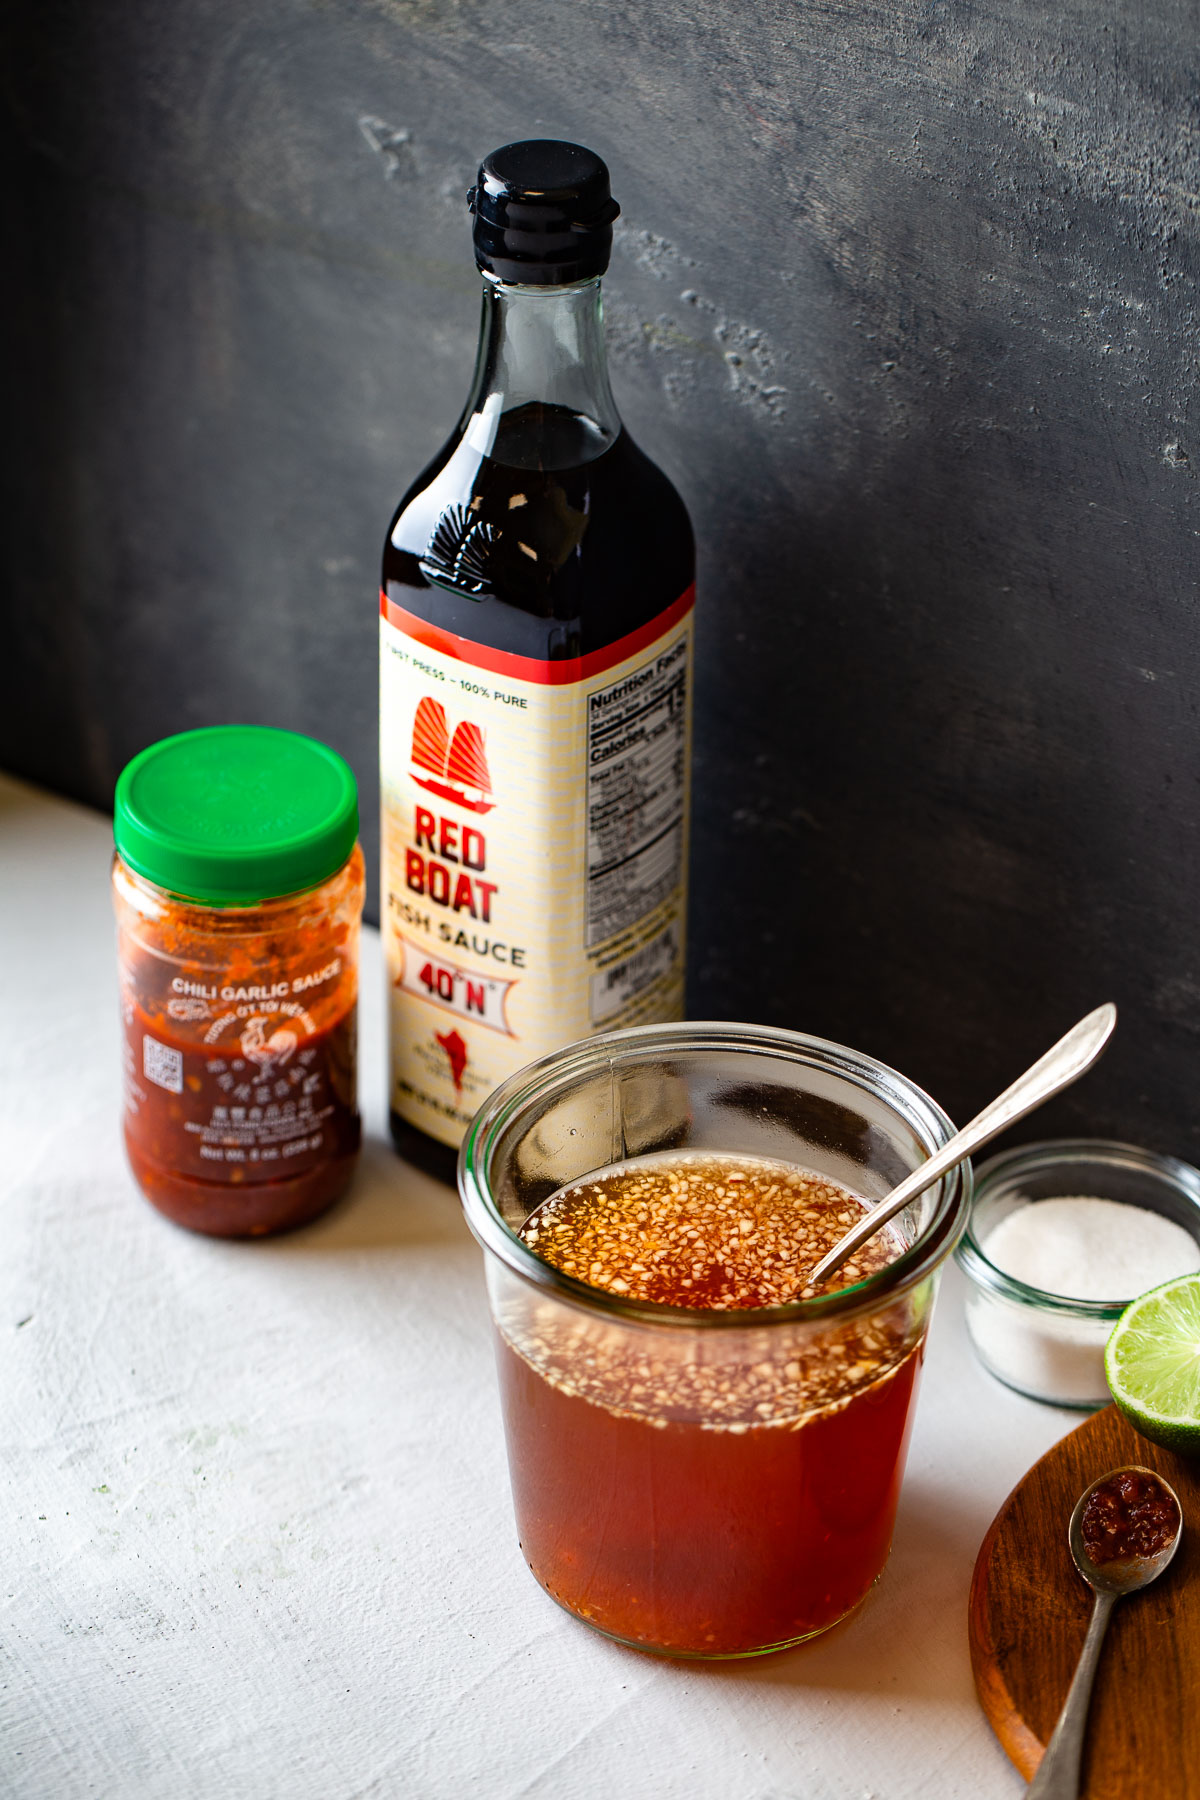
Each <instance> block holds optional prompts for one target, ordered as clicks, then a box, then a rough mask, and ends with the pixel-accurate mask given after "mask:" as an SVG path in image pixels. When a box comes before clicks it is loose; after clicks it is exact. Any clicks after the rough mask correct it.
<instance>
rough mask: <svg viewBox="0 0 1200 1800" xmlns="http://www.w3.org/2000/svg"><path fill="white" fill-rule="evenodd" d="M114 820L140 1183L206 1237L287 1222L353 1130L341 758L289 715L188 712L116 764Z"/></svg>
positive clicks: (131, 1121)
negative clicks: (214, 719) (171, 729)
mask: <svg viewBox="0 0 1200 1800" xmlns="http://www.w3.org/2000/svg"><path fill="white" fill-rule="evenodd" d="M114 835H115V838H116V845H117V853H116V856H115V857H114V859H113V896H114V903H115V906H116V913H117V949H118V957H119V962H120V975H121V1008H122V1016H123V1020H124V1030H125V1046H124V1054H125V1147H126V1150H127V1152H128V1155H129V1161H130V1165H131V1167H132V1169H133V1173H134V1176H135V1177H136V1179H137V1182H138V1185H139V1186H140V1188H141V1190H142V1192H143V1193H144V1194H145V1196H146V1198H147V1199H148V1200H149V1201H150V1202H151V1204H152V1205H154V1206H156V1207H157V1208H158V1210H159V1211H160V1212H162V1213H165V1214H166V1216H167V1217H168V1218H169V1219H173V1220H174V1221H175V1223H176V1224H178V1225H186V1226H188V1227H189V1228H190V1229H191V1230H193V1231H204V1232H209V1233H211V1234H212V1235H214V1236H216V1237H258V1236H261V1235H263V1234H265V1233H267V1232H272V1231H287V1230H290V1229H291V1228H292V1227H294V1226H297V1225H303V1224H304V1223H305V1222H306V1221H307V1220H309V1219H312V1218H315V1217H316V1215H317V1214H318V1213H320V1212H323V1211H324V1210H325V1208H326V1207H328V1206H330V1205H331V1204H332V1203H333V1201H334V1200H336V1199H337V1198H338V1196H339V1195H340V1194H341V1193H342V1192H343V1191H344V1189H345V1188H346V1186H347V1184H348V1183H349V1180H350V1177H351V1175H352V1173H353V1171H354V1165H355V1162H356V1161H357V1158H358V1150H359V1142H360V1138H361V1134H362V1133H361V1124H360V1121H359V1116H358V1102H357V1093H356V1071H355V1030H356V1016H355V1015H356V1008H357V999H358V940H359V927H360V923H361V919H362V906H363V858H362V851H361V850H360V849H359V847H358V797H357V793H356V789H355V784H354V776H353V774H352V773H351V771H350V769H349V768H348V767H347V765H346V763H344V762H343V761H342V759H341V757H340V756H338V755H336V753H335V752H334V751H332V750H330V749H327V748H326V746H325V745H324V744H318V743H315V742H314V741H313V740H312V739H311V738H305V737H300V736H298V735H297V734H296V733H294V732H290V731H274V730H270V729H268V728H266V727H263V726H256V725H222V726H215V727H212V728H209V729H207V730H202V731H185V732H182V733H180V735H179V736H178V737H170V738H165V739H164V740H163V741H162V743H160V744H152V745H151V746H150V748H149V749H148V750H143V751H142V753H141V754H140V756H135V757H134V759H133V761H132V762H131V763H130V764H129V765H128V767H127V768H126V769H125V770H124V771H123V773H122V775H121V778H120V780H119V781H118V783H117V795H116V819H115V830H114Z"/></svg>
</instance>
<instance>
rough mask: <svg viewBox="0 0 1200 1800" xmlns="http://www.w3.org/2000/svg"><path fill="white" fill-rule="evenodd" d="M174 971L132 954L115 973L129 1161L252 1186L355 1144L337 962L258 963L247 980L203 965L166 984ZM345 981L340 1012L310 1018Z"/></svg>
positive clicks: (349, 1021)
mask: <svg viewBox="0 0 1200 1800" xmlns="http://www.w3.org/2000/svg"><path fill="white" fill-rule="evenodd" d="M175 966H178V965H175V964H171V963H168V962H167V961H166V960H165V959H156V960H154V961H150V960H148V959H143V960H142V962H141V963H140V964H139V968H138V971H137V972H136V973H135V971H134V970H133V969H131V968H129V967H125V968H123V970H122V1015H123V1021H124V1027H125V1053H124V1070H125V1124H126V1130H127V1131H128V1133H129V1137H130V1140H131V1142H132V1143H133V1144H134V1145H135V1147H136V1149H137V1150H138V1152H139V1153H140V1154H141V1156H142V1157H144V1158H145V1160H146V1161H147V1162H148V1163H150V1164H153V1165H155V1166H156V1167H158V1168H162V1169H167V1170H170V1171H171V1172H172V1173H173V1174H176V1175H183V1176H186V1177H188V1178H189V1179H194V1180H203V1181H218V1182H244V1183H253V1182H258V1181H271V1180H274V1179H275V1178H276V1177H280V1176H285V1175H288V1176H291V1175H297V1174H301V1173H304V1172H306V1171H307V1170H308V1169H310V1168H312V1167H313V1166H315V1164H317V1163H318V1162H320V1161H322V1160H323V1159H325V1158H327V1157H329V1156H330V1155H332V1154H346V1153H348V1151H350V1150H352V1149H354V1148H356V1147H357V1143H358V1136H359V1123H358V1112H357V1105H356V1099H355V1008H354V991H353V983H352V982H351V983H347V980H346V974H345V971H344V968H343V960H342V958H341V957H339V956H337V955H334V956H332V957H331V958H329V959H327V960H325V961H324V962H322V963H321V964H319V965H318V964H315V963H314V964H311V965H306V964H304V963H297V962H288V963H286V964H281V965H279V966H278V967H272V966H270V965H267V966H266V967H260V968H258V969H256V971H255V981H254V982H253V983H248V982H247V981H246V979H245V977H244V975H243V976H237V977H235V976H226V975H223V974H221V973H220V972H217V973H214V972H213V971H211V970H207V971H205V973H204V975H203V977H202V978H200V979H196V980H191V979H188V978H185V977H184V976H182V975H175V976H174V978H172V977H171V968H172V967H175ZM151 973H152V974H153V976H155V977H157V978H158V986H157V987H153V988H151V987H150V986H149V981H148V979H147V978H148V976H149V975H150V974H151ZM139 976H140V977H141V979H139ZM347 985H349V987H350V992H349V995H348V996H347V1005H346V1006H345V1007H344V1009H342V1010H340V1012H339V1013H337V1014H336V1015H335V1016H334V1017H333V1018H332V1019H331V1020H330V1019H326V1020H325V1021H324V1022H322V1023H318V1021H317V1020H315V1019H314V1018H313V1017H312V1014H311V1012H310V1010H309V1008H310V1006H311V1004H312V1002H313V1001H314V1000H321V999H326V1000H328V996H329V994H330V993H331V992H337V991H340V989H341V988H344V987H346V986H347Z"/></svg>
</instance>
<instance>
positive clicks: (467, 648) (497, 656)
mask: <svg viewBox="0 0 1200 1800" xmlns="http://www.w3.org/2000/svg"><path fill="white" fill-rule="evenodd" d="M695 601H696V587H695V583H694V582H693V584H692V586H691V587H689V588H687V589H685V590H684V592H683V593H682V594H680V596H679V598H678V600H676V601H673V602H672V604H671V605H670V606H668V607H667V609H666V611H665V612H660V613H659V614H658V615H657V617H656V618H653V619H651V620H649V621H648V623H647V624H645V625H639V627H638V629H637V630H636V631H631V632H629V633H628V634H627V635H626V636H625V637H623V638H618V639H617V641H616V643H615V644H607V645H606V646H605V648H604V649H603V650H590V651H589V652H588V654H587V655H586V656H569V657H564V658H563V660H562V661H561V662H543V661H542V659H541V658H540V657H537V656H514V655H513V654H512V652H511V651H508V650H491V649H489V648H488V646H487V645H486V644H476V643H473V642H472V640H471V639H470V638H464V637H458V636H457V635H456V634H455V633H454V632H453V631H443V630H442V629H441V627H440V626H439V625H430V624H429V623H428V622H427V621H426V620H425V619H418V618H417V616H416V614H415V613H410V612H406V611H405V610H404V608H403V607H402V606H397V605H396V603H395V601H394V600H389V599H388V597H387V595H386V594H385V593H383V592H382V590H381V591H380V595H379V612H380V616H381V617H382V618H385V619H386V620H387V622H388V624H389V625H394V626H395V628H396V630H397V631H402V632H403V633H404V635H405V637H410V638H415V639H416V641H417V643H418V644H424V646H425V648H426V649H427V650H438V651H440V652H441V654H442V655H443V656H453V657H455V658H456V659H457V660H458V661H459V662H464V663H469V664H470V665H471V667H472V668H475V669H486V670H487V671H488V672H489V674H492V675H509V676H511V677H512V678H513V679H514V680H517V681H539V682H541V683H542V684H543V686H547V687H567V686H569V685H570V683H571V682H573V681H584V680H586V679H587V678H588V677H589V676H591V675H602V674H603V673H604V671H605V670H606V669H614V668H615V667H616V666H617V664H618V663H622V662H624V661H625V659H626V657H629V656H636V654H637V652H638V651H639V650H644V649H645V648H646V645H647V644H652V643H654V641H655V639H656V638H660V637H662V636H663V634H664V633H665V632H668V631H670V629H671V627H672V625H675V624H678V622H679V620H680V619H684V618H686V617H687V615H688V613H690V612H691V610H692V607H693V606H694V604H695Z"/></svg>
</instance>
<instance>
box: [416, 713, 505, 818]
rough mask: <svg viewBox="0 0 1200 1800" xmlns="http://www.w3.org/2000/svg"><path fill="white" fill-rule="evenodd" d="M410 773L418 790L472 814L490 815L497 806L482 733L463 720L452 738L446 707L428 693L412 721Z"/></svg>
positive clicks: (476, 726)
mask: <svg viewBox="0 0 1200 1800" xmlns="http://www.w3.org/2000/svg"><path fill="white" fill-rule="evenodd" d="M412 772H413V780H414V781H415V782H416V784H417V786H418V787H423V788H428V790H429V792H430V793H431V794H440V795H441V797H442V799H443V800H453V801H454V802H455V803H456V804H457V805H459V806H465V807H467V808H468V810H469V811H471V812H477V813H486V812H491V810H492V807H493V806H494V805H495V804H496V803H495V801H494V800H493V799H492V776H491V771H490V770H489V768H488V760H487V751H486V749H485V747H484V739H483V732H482V731H481V730H480V728H479V726H478V725H473V724H472V723H471V722H470V720H469V719H464V720H463V721H462V722H461V724H459V725H456V726H455V729H454V736H453V737H451V736H450V727H449V725H448V724H447V723H446V709H445V707H444V706H443V705H442V703H441V701H440V700H432V699H430V697H429V695H428V694H427V695H426V696H425V698H424V699H423V700H422V701H421V702H420V704H419V705H418V707H417V711H416V717H415V718H414V719H413V734H412Z"/></svg>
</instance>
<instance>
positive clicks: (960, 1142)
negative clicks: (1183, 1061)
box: [808, 1002, 1117, 1286]
mask: <svg viewBox="0 0 1200 1800" xmlns="http://www.w3.org/2000/svg"><path fill="white" fill-rule="evenodd" d="M1116 1022H1117V1009H1116V1007H1115V1006H1113V1005H1112V1003H1111V1002H1109V1003H1108V1004H1106V1005H1104V1006H1098V1007H1097V1008H1096V1010H1095V1012H1090V1013H1089V1014H1088V1015H1087V1017H1086V1019H1080V1021H1079V1023H1078V1025H1074V1026H1072V1028H1071V1030H1070V1031H1068V1033H1067V1035H1066V1037H1063V1038H1060V1039H1059V1040H1058V1043H1057V1044H1054V1045H1052V1046H1051V1048H1050V1049H1049V1050H1047V1052H1046V1054H1045V1056H1039V1058H1038V1060H1037V1061H1036V1062H1035V1063H1034V1065H1033V1067H1032V1068H1029V1069H1026V1071H1025V1073H1024V1074H1023V1075H1020V1076H1018V1077H1017V1079H1016V1081H1014V1082H1013V1084H1012V1086H1011V1087H1008V1088H1005V1090H1004V1092H1003V1093H1002V1094H1001V1095H1000V1096H999V1097H998V1098H997V1099H995V1100H993V1101H992V1103H991V1105H990V1106H985V1107H984V1109H983V1111H982V1112H981V1113H976V1115H975V1117H974V1118H973V1119H972V1120H971V1122H970V1124H969V1125H964V1126H963V1128H962V1130H961V1131H956V1132H955V1134H954V1136H953V1137H952V1138H951V1139H950V1142H949V1143H948V1144H943V1146H942V1148H941V1149H940V1150H937V1151H935V1152H934V1154H933V1155H932V1156H931V1157H930V1158H929V1160H928V1162H923V1163H922V1164H921V1165H920V1167H919V1168H917V1169H914V1170H913V1173H912V1174H911V1175H910V1176H908V1178H907V1180H905V1181H902V1182H901V1183H900V1186H899V1187H898V1188H896V1189H894V1190H893V1192H892V1193H890V1194H888V1195H887V1196H886V1197H885V1198H884V1199H882V1200H880V1201H879V1203H878V1205H876V1206H873V1207H872V1209H871V1211H870V1212H869V1213H868V1214H867V1215H866V1217H865V1218H863V1219H862V1220H860V1222H859V1223H858V1224H857V1225H855V1226H854V1227H853V1228H852V1229H851V1230H850V1231H848V1232H847V1233H846V1235H845V1237H844V1238H842V1239H841V1240H840V1241H839V1242H838V1243H836V1244H835V1245H834V1246H833V1249H832V1250H830V1251H829V1252H828V1254H827V1255H825V1256H823V1257H822V1258H821V1260H820V1262H819V1263H818V1264H817V1266H816V1268H815V1269H814V1270H813V1272H812V1274H811V1275H810V1276H809V1277H808V1282H809V1285H811V1286H815V1285H816V1284H817V1283H818V1282H820V1281H823V1280H824V1279H825V1277H826V1276H827V1275H831V1274H832V1273H833V1271H834V1270H835V1269H840V1268H841V1266H842V1264H843V1263H844V1262H845V1261H846V1259H847V1258H848V1257H850V1256H853V1254H854V1252H855V1251H856V1250H857V1249H858V1246H859V1245H860V1244H862V1243H865V1242H866V1240H867V1238H869V1237H874V1235H875V1233H876V1232H877V1231H878V1230H879V1227H880V1226H881V1225H886V1224H887V1222H888V1220H889V1219H891V1218H894V1217H895V1215H896V1214H897V1213H898V1212H902V1211H903V1209H904V1208H905V1207H906V1206H907V1205H908V1203H909V1201H910V1200H915V1199H916V1197H917V1195H918V1194H923V1193H924V1192H925V1189H926V1188H927V1187H932V1185H933V1183H934V1182H935V1181H937V1180H938V1178H939V1177H940V1176H942V1175H944V1174H945V1173H946V1171H947V1170H948V1169H953V1168H954V1167H955V1166H956V1164H958V1163H960V1162H965V1160H966V1158H967V1157H968V1156H973V1155H974V1154H975V1152H976V1150H979V1149H982V1147H983V1145H984V1144H987V1143H990V1141H991V1139H992V1138H994V1137H998V1136H999V1134H1000V1133H1001V1132H1002V1131H1004V1130H1006V1129H1007V1128H1008V1126H1010V1125H1015V1124H1016V1122H1017V1120H1018V1119H1023V1118H1024V1117H1025V1114H1026V1113H1028V1112H1032V1111H1033V1109H1034V1107H1035V1106H1041V1104H1042V1102H1043V1101H1044V1100H1049V1099H1050V1098H1051V1097H1052V1096H1053V1095H1054V1094H1058V1093H1061V1091H1062V1089H1063V1088H1065V1087H1070V1085H1071V1083H1072V1082H1073V1081H1078V1080H1079V1077H1080V1076H1081V1075H1082V1074H1084V1073H1085V1072H1086V1071H1087V1070H1088V1069H1090V1068H1091V1066H1092V1064H1093V1063H1094V1062H1095V1060H1096V1058H1097V1057H1098V1056H1099V1054H1100V1052H1101V1051H1102V1050H1103V1048H1104V1046H1105V1044H1107V1042H1108V1040H1109V1038H1110V1037H1111V1036H1112V1032H1113V1027H1114V1026H1115V1024H1116Z"/></svg>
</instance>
